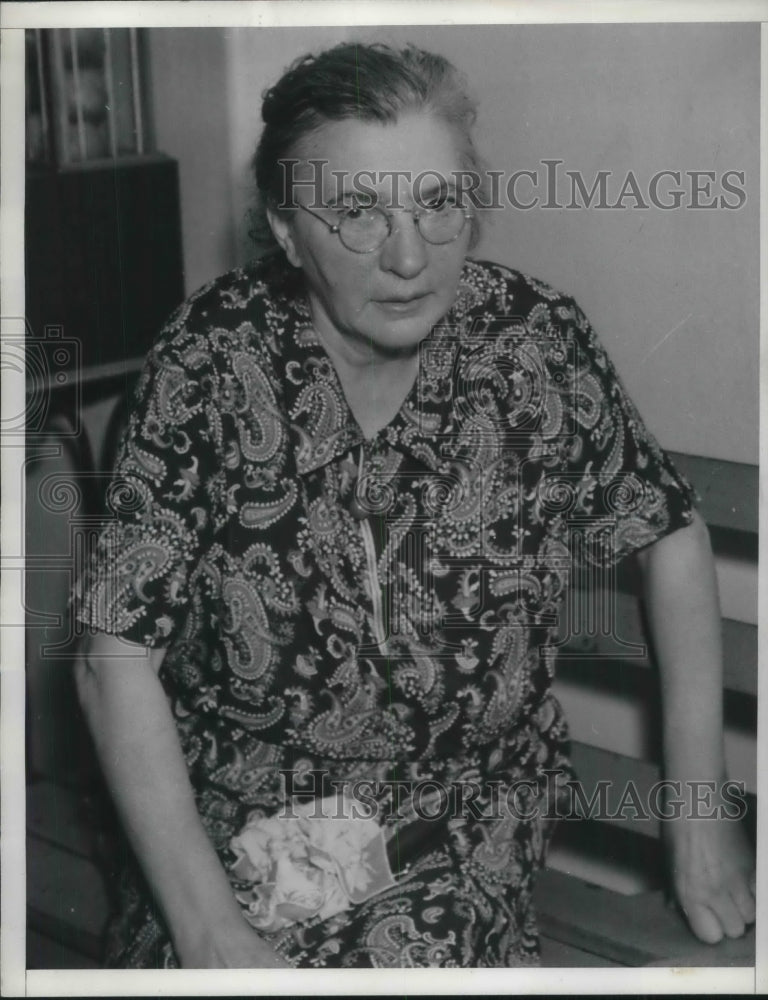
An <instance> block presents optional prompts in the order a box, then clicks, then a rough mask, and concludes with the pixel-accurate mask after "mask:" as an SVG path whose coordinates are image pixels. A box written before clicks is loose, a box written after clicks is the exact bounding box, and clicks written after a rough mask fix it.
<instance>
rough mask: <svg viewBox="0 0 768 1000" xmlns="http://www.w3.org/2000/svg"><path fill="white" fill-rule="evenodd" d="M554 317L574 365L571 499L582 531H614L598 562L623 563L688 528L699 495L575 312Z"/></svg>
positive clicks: (569, 304) (565, 308)
mask: <svg viewBox="0 0 768 1000" xmlns="http://www.w3.org/2000/svg"><path fill="white" fill-rule="evenodd" d="M556 314H557V316H558V318H559V319H560V321H561V322H562V323H563V324H564V325H565V330H566V334H567V338H568V341H569V344H570V351H569V353H570V354H571V357H572V359H573V364H574V369H573V371H574V377H573V379H572V381H571V380H569V390H570V392H571V393H572V413H573V427H572V428H571V429H572V430H573V431H574V432H575V433H574V435H573V437H572V440H571V444H570V446H569V449H568V455H567V472H566V474H567V478H568V485H569V492H570V494H571V495H572V496H573V497H574V498H576V500H575V503H576V506H577V514H581V515H582V516H583V520H584V522H585V524H588V523H590V522H591V523H592V524H593V525H594V526H596V527H597V526H602V527H604V528H605V527H607V528H609V529H610V533H609V536H605V533H603V535H604V539H603V542H602V544H601V549H600V551H601V553H602V554H601V557H600V561H603V562H618V561H619V560H620V559H622V558H623V557H625V556H627V555H629V554H630V553H632V552H634V551H636V550H638V549H641V548H644V547H645V546H647V545H650V544H652V543H653V542H655V541H658V540H659V539H660V538H663V537H664V536H665V535H668V534H671V533H672V532H674V531H677V530H678V529H679V528H683V527H685V526H687V525H689V524H691V522H692V519H693V503H694V491H693V488H692V487H691V485H690V483H688V481H687V480H686V479H685V478H684V477H683V476H682V475H681V474H680V473H679V472H678V471H677V469H676V468H675V466H674V464H673V463H672V460H671V459H670V457H669V455H668V454H667V453H666V452H665V451H664V449H663V448H662V447H661V445H660V444H659V442H658V441H657V440H656V438H655V437H654V436H653V434H652V433H651V432H650V431H649V430H648V428H647V427H646V425H645V423H644V421H643V419H642V417H641V416H640V414H639V412H638V410H637V408H636V407H635V405H634V403H633V402H632V400H631V399H630V397H629V395H628V394H627V392H626V390H625V388H624V386H623V385H622V382H621V380H620V378H619V375H618V373H617V371H616V369H615V367H614V365H613V363H612V362H611V360H610V358H609V357H608V355H607V353H606V351H605V349H604V348H603V346H602V344H601V343H600V342H599V340H598V338H597V335H596V334H595V332H594V330H593V329H592V327H591V325H590V323H589V321H588V320H587V318H586V316H585V315H584V313H583V312H582V311H581V309H580V308H579V307H578V305H577V304H576V303H575V302H573V300H566V301H565V303H563V304H561V305H559V306H557V307H556ZM577 519H578V517H577ZM596 534H597V533H596ZM605 537H610V542H606V541H605ZM593 557H594V553H593Z"/></svg>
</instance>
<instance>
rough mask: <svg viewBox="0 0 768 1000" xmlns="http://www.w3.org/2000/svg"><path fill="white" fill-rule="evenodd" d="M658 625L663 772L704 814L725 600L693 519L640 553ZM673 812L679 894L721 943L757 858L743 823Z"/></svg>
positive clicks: (720, 756) (709, 805) (698, 927)
mask: <svg viewBox="0 0 768 1000" xmlns="http://www.w3.org/2000/svg"><path fill="white" fill-rule="evenodd" d="M638 557H639V561H640V566H641V569H642V575H643V589H644V596H645V602H646V608H647V612H648V618H649V622H650V626H651V633H652V637H653V642H654V646H655V652H656V656H657V659H658V663H659V669H660V674H661V691H662V711H663V738H664V761H665V771H666V774H665V777H666V778H667V779H670V780H673V781H679V782H681V784H682V791H683V797H684V798H685V799H686V803H687V804H691V805H693V800H694V799H695V797H696V795H697V792H696V787H697V786H696V785H694V784H692V783H693V782H714V783H716V786H717V791H716V792H715V793H714V794H712V795H711V796H710V797H709V799H707V796H706V791H707V787H706V786H704V785H699V786H698V788H699V791H698V796H699V799H700V803H699V805H698V807H697V810H698V813H699V815H702V816H703V815H705V814H706V813H707V812H712V811H713V810H714V809H717V807H718V804H719V794H718V793H719V791H720V789H721V787H722V784H723V782H724V781H725V778H726V774H725V754H724V746H723V656H722V640H721V625H720V606H719V600H718V593H717V578H716V576H715V566H714V559H713V557H712V550H711V547H710V543H709V533H708V531H707V527H706V525H705V524H704V522H703V521H702V519H701V517H700V516H699V515H698V514H697V513H695V514H694V521H693V523H692V524H691V525H690V526H689V527H686V528H681V529H679V530H678V531H675V532H674V533H673V534H671V535H667V536H666V537H664V538H662V539H660V540H659V541H658V542H655V543H654V544H653V545H650V546H648V548H646V549H644V550H642V551H641V552H640V553H639V554H638ZM686 811H687V810H684V812H683V815H682V816H681V817H680V818H679V819H673V820H665V821H664V823H663V826H664V834H665V837H666V840H667V848H668V852H669V854H668V858H669V863H670V869H671V874H672V881H673V886H674V891H675V895H676V897H677V901H678V903H679V904H680V906H681V908H682V910H683V912H684V913H685V915H686V917H687V919H688V923H689V924H690V926H691V930H692V931H693V932H694V934H696V936H697V937H699V938H701V940H702V941H706V942H709V943H715V942H717V941H719V940H720V939H721V938H722V937H723V936H724V935H727V936H728V937H738V936H739V935H741V934H743V933H744V929H745V926H746V924H748V923H751V922H752V921H753V920H754V919H755V900H754V893H755V875H754V860H753V855H752V851H751V848H750V847H749V844H748V841H747V838H746V835H745V833H744V829H743V825H742V824H741V822H738V821H735V820H733V819H729V818H727V816H724V817H722V818H719V819H705V818H700V819H698V818H691V817H690V816H686V815H685V812H686Z"/></svg>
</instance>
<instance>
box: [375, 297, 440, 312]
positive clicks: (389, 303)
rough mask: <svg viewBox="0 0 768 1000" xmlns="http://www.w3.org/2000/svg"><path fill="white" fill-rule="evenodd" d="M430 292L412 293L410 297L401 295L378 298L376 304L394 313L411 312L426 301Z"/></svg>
mask: <svg viewBox="0 0 768 1000" xmlns="http://www.w3.org/2000/svg"><path fill="white" fill-rule="evenodd" d="M427 294H428V293H424V294H423V295H411V296H408V297H402V296H401V297H399V298H392V299H377V300H376V305H377V306H379V307H380V308H381V309H383V310H384V311H385V312H392V313H398V314H399V313H409V312H416V310H417V309H419V307H420V306H421V305H422V304H423V303H424V301H425V300H426V298H427Z"/></svg>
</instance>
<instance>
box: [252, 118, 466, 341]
mask: <svg viewBox="0 0 768 1000" xmlns="http://www.w3.org/2000/svg"><path fill="white" fill-rule="evenodd" d="M296 155H297V158H298V159H300V160H301V161H302V162H301V164H300V165H299V166H297V167H296V168H295V171H294V176H295V177H297V178H306V177H308V176H309V174H308V173H307V172H306V171H307V170H308V169H309V168H306V169H305V162H306V161H308V160H310V159H313V160H323V161H326V162H325V166H324V168H323V171H322V179H323V182H324V183H323V187H322V203H323V205H327V206H330V207H329V208H319V207H318V205H317V202H315V200H314V197H315V195H314V191H313V189H312V187H311V186H310V185H308V184H297V185H295V187H294V191H293V198H294V199H295V201H296V202H299V203H301V204H303V205H305V206H309V207H311V208H312V209H313V211H317V212H318V214H320V215H322V216H323V218H324V219H327V221H328V222H329V223H331V224H336V223H337V222H338V221H339V215H338V211H339V210H340V209H343V208H344V207H348V206H351V205H353V204H355V199H354V197H353V192H354V184H353V181H352V178H353V177H354V176H355V175H357V176H361V175H360V173H359V172H361V171H367V173H366V174H365V175H364V176H365V180H364V182H363V183H364V184H365V186H366V187H370V188H373V189H375V191H376V194H377V204H378V206H379V207H381V208H383V209H385V210H386V211H388V212H389V213H390V214H391V221H392V231H391V233H390V235H389V237H388V238H387V240H386V242H385V243H384V244H383V245H382V246H381V247H380V248H379V249H377V250H374V251H372V252H371V253H355V252H354V251H352V250H349V249H347V248H346V247H345V246H344V245H343V243H342V242H341V240H340V239H339V236H338V235H337V234H335V233H333V232H331V231H330V229H329V227H328V226H327V225H326V224H325V223H324V222H323V221H321V220H320V219H318V218H316V217H315V216H314V215H312V214H310V213H309V212H306V211H304V210H303V209H301V208H299V209H296V210H294V211H293V212H292V213H290V214H289V213H285V212H283V213H270V222H271V224H272V228H273V230H274V232H275V235H276V237H277V239H278V241H279V242H280V244H281V246H282V247H283V249H284V250H285V251H286V253H287V255H288V259H289V260H290V262H291V263H292V264H294V265H295V266H297V267H301V268H302V270H303V271H304V275H305V279H306V283H307V288H308V294H309V300H310V307H311V310H312V317H313V320H314V323H315V326H316V328H317V330H318V333H319V334H320V336H321V337H323V338H324V339H326V342H329V338H330V342H332V343H334V344H335V345H336V346H339V347H343V348H346V349H347V352H348V353H349V351H352V352H353V356H354V355H355V354H357V356H359V357H364V358H365V359H368V360H370V356H371V351H372V350H373V351H374V352H375V353H376V354H378V355H380V356H381V357H382V358H386V357H387V356H402V355H403V354H410V353H413V351H415V350H416V348H417V346H418V344H419V343H420V341H422V340H423V339H424V338H425V337H426V336H427V334H428V333H429V331H430V330H431V328H432V327H433V326H434V325H435V323H437V322H438V320H440V319H442V317H443V316H444V315H445V314H446V312H447V311H448V309H449V308H450V306H451V305H452V303H453V301H454V298H455V295H456V288H457V285H458V279H459V275H460V273H461V267H462V264H463V261H464V257H465V255H466V252H467V247H468V244H469V240H470V233H471V226H470V223H469V222H468V221H467V222H466V223H465V225H464V228H463V230H462V231H461V233H460V234H459V236H458V238H457V239H456V240H454V241H453V242H451V243H444V244H441V245H434V244H430V243H427V241H426V240H425V239H424V238H423V237H422V236H421V234H420V233H419V230H418V226H417V224H416V222H415V220H414V217H413V216H412V215H411V214H408V212H407V211H404V209H409V208H413V207H414V201H413V193H414V191H413V183H412V182H413V180H414V179H415V178H417V177H418V176H419V175H420V174H422V173H424V172H425V171H426V172H428V174H427V175H425V179H424V182H423V185H422V190H421V192H420V194H421V199H422V201H424V200H428V197H427V195H428V193H429V191H430V183H431V184H432V186H433V187H434V188H437V179H436V178H434V177H433V174H437V175H438V177H443V178H445V179H446V180H448V181H450V180H451V179H452V178H453V177H454V175H455V172H456V171H458V170H460V169H461V167H462V162H463V161H462V158H461V155H460V151H459V144H458V141H457V138H456V136H455V134H454V132H453V130H452V129H451V128H450V126H448V125H447V124H445V123H444V122H443V121H441V120H439V119H437V118H435V117H433V116H431V115H429V114H428V113H412V114H409V115H404V116H402V117H401V118H399V119H398V120H397V121H396V122H394V123H393V124H380V123H377V122H360V121H354V120H349V121H340V122H328V123H327V124H325V125H323V126H322V127H321V128H320V129H318V130H316V131H315V132H314V133H312V135H311V136H310V137H308V139H306V140H305V141H304V142H303V143H302V146H301V151H300V153H298V154H296ZM334 171H338V172H341V173H340V174H338V173H336V174H335V173H334ZM385 171H386V172H388V174H389V175H388V176H384V177H382V176H381V175H382V173H383V172H385ZM394 171H400V172H402V173H401V175H400V176H401V177H402V178H403V179H402V180H401V181H399V183H398V188H397V189H395V190H394V191H393V187H394V183H395V182H393V180H392V174H391V172H394ZM371 172H373V174H374V175H375V176H374V177H373V178H371ZM314 176H318V174H317V172H315V174H314ZM339 176H340V177H341V178H342V180H343V185H342V186H341V194H342V198H341V201H339V198H338V195H339V193H340V191H339V184H338V181H337V178H338V177H339ZM395 176H397V175H395ZM417 193H419V192H418V191H417ZM393 194H395V197H396V200H395V201H394V202H393V201H392V196H393ZM398 195H399V205H400V206H401V208H400V209H398V208H393V207H392V206H393V204H394V205H397V204H398Z"/></svg>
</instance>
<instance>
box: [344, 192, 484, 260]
mask: <svg viewBox="0 0 768 1000" xmlns="http://www.w3.org/2000/svg"><path fill="white" fill-rule="evenodd" d="M466 220H467V216H466V213H465V211H464V209H462V208H460V207H459V206H458V205H452V204H448V205H444V206H442V207H441V208H439V209H434V210H422V211H421V212H419V214H418V216H417V217H416V224H417V225H418V227H419V232H420V233H421V235H422V236H423V237H424V239H425V240H426V241H427V242H428V243H435V244H440V243H450V242H451V241H452V240H455V239H456V238H457V237H458V236H459V234H460V233H461V231H462V229H463V228H464V224H465V222H466ZM389 234H390V222H389V218H388V216H387V215H386V214H385V213H384V212H382V211H381V210H380V209H378V208H370V209H356V210H355V211H353V212H351V213H350V214H348V215H345V216H344V218H343V219H342V221H341V222H340V224H339V237H340V239H341V242H342V243H343V244H344V246H345V247H347V248H348V249H349V250H354V251H356V252H357V253H369V252H370V251H372V250H376V249H378V247H380V246H382V245H383V244H384V243H385V241H386V239H387V237H388V236H389Z"/></svg>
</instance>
